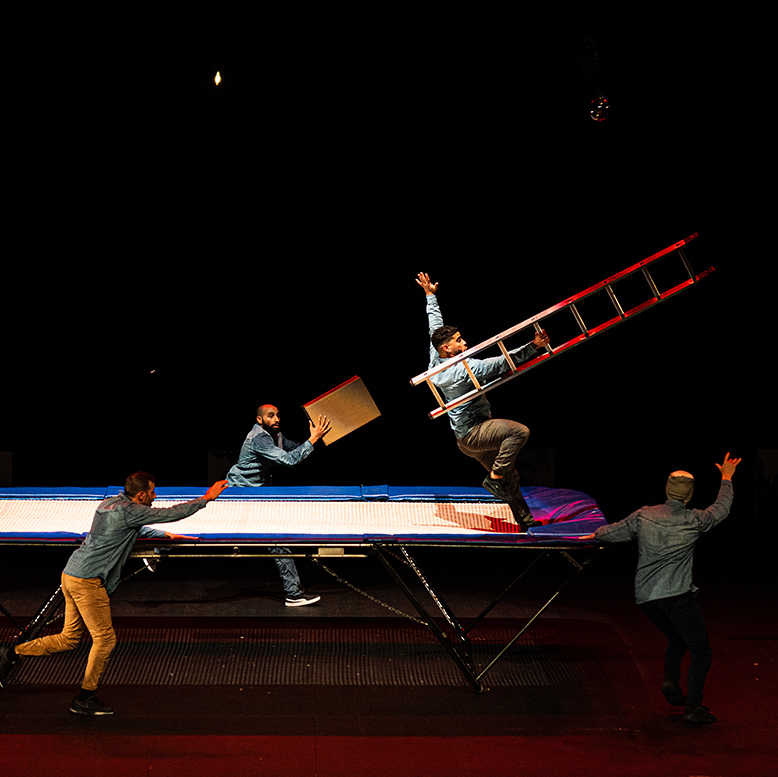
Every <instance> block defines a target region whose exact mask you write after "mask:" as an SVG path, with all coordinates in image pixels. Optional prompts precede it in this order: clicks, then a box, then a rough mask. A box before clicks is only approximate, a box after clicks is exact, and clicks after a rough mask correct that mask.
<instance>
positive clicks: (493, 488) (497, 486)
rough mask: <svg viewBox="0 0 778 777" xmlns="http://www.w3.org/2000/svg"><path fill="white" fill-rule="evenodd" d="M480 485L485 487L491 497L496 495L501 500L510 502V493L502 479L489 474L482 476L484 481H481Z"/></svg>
mask: <svg viewBox="0 0 778 777" xmlns="http://www.w3.org/2000/svg"><path fill="white" fill-rule="evenodd" d="M481 487H482V488H485V489H486V490H487V491H488V492H489V493H490V494H491V495H492V496H493V497H496V498H497V499H499V500H500V501H501V502H510V501H512V500H511V495H510V494H509V493H508V491H507V489H506V488H505V485H504V484H503V482H502V479H499V480H495V479H494V478H493V477H491V476H490V475H487V476H486V477H485V478H484V482H483V483H481Z"/></svg>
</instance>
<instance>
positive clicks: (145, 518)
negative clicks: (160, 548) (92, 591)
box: [63, 494, 208, 596]
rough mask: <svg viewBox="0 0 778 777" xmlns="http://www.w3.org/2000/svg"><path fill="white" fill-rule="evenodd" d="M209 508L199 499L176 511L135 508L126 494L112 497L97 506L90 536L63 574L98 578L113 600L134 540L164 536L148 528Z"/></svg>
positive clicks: (176, 507) (143, 507) (136, 506)
mask: <svg viewBox="0 0 778 777" xmlns="http://www.w3.org/2000/svg"><path fill="white" fill-rule="evenodd" d="M207 504H208V502H206V501H205V499H204V498H202V497H200V498H199V499H193V500H192V501H191V502H182V503H181V504H178V505H174V506H173V507H147V506H146V505H140V504H136V503H135V502H133V501H132V499H130V498H129V497H128V496H127V495H126V494H119V495H117V496H112V497H110V498H108V499H106V500H104V501H103V502H101V503H100V505H99V506H98V508H97V510H96V511H95V517H94V518H93V520H92V528H91V529H90V530H89V534H87V535H86V538H85V539H84V541H83V543H82V544H81V546H80V547H79V548H78V549H77V550H76V551H75V552H74V553H73V555H72V556H71V557H70V559H69V560H68V563H67V564H66V565H65V569H64V570H63V571H64V572H65V574H66V575H70V576H71V577H80V578H83V579H86V580H88V579H90V578H93V577H99V578H100V579H101V580H102V581H103V583H104V584H105V588H106V590H107V591H108V595H109V596H110V595H111V594H112V593H113V592H114V591H115V590H116V586H118V585H119V579H120V578H119V576H120V575H121V572H122V567H123V566H124V564H125V562H126V561H127V558H128V557H129V555H130V553H131V551H132V546H133V545H134V544H135V540H137V539H138V537H164V536H165V532H164V531H161V530H160V529H151V528H149V527H148V526H147V524H150V523H171V522H172V521H180V520H181V519H182V518H186V517H187V516H188V515H192V514H193V513H196V512H197V511H198V510H201V509H202V508H203V507H205V506H206V505H207Z"/></svg>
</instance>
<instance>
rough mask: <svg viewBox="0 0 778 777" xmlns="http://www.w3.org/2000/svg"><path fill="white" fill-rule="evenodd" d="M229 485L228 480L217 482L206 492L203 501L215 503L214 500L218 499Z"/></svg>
mask: <svg viewBox="0 0 778 777" xmlns="http://www.w3.org/2000/svg"><path fill="white" fill-rule="evenodd" d="M228 485H229V483H228V482H227V481H226V480H217V481H216V482H215V483H214V484H213V485H212V486H211V487H210V488H209V489H208V490H207V491H206V492H205V495H204V496H203V499H205V501H206V502H213V500H214V499H216V498H217V497H218V496H219V494H221V492H222V491H224V489H225V488H227V486H228Z"/></svg>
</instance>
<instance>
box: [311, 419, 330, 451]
mask: <svg viewBox="0 0 778 777" xmlns="http://www.w3.org/2000/svg"><path fill="white" fill-rule="evenodd" d="M308 426H309V427H310V430H311V436H310V437H309V438H308V442H309V443H310V444H311V445H313V444H314V443H316V442H318V441H319V440H321V438H322V437H324V435H325V434H327V432H329V430H330V429H331V428H332V423H331V422H330V419H329V418H327V416H326V415H325V416H319V420H318V421H317V422H316V423H315V424H314V422H313V421H308Z"/></svg>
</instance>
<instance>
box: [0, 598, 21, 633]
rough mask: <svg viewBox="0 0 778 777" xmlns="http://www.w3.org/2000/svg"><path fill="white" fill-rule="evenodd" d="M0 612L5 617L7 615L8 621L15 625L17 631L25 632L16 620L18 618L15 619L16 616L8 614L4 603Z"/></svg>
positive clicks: (0, 604) (0, 605)
mask: <svg viewBox="0 0 778 777" xmlns="http://www.w3.org/2000/svg"><path fill="white" fill-rule="evenodd" d="M0 612H2V613H3V615H5V617H6V618H8V620H9V621H11V623H13V625H14V626H16V628H17V629H19V631H24V629H23V628H22V626H20V625H19V622H18V621H17V620H16V618H14V616H13V615H11V613H10V612H8V610H6V609H5V607H3V604H2V602H0Z"/></svg>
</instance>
